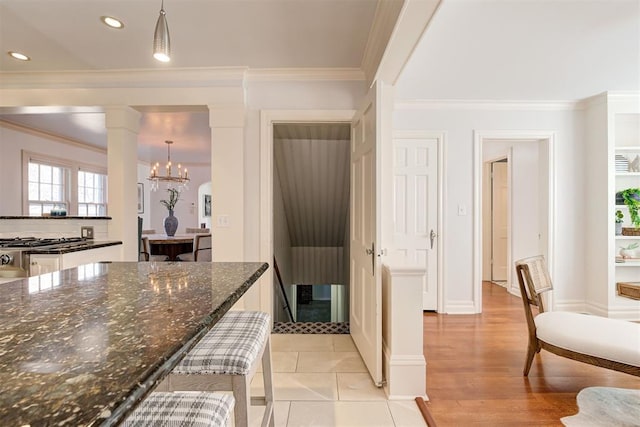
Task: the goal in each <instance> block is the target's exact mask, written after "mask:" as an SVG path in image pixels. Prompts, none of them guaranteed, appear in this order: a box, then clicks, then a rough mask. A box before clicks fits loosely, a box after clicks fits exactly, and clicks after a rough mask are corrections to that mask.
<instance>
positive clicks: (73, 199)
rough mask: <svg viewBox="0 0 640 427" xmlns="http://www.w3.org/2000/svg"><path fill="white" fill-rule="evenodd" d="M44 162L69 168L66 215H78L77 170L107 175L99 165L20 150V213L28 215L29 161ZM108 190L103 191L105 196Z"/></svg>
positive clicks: (105, 170)
mask: <svg viewBox="0 0 640 427" xmlns="http://www.w3.org/2000/svg"><path fill="white" fill-rule="evenodd" d="M30 161H33V162H36V163H44V164H48V165H51V166H57V167H62V168H66V169H69V172H70V173H69V177H68V182H66V183H65V195H66V197H67V200H66V203H67V205H68V212H67V213H68V215H70V216H77V215H78V171H83V172H93V173H99V174H103V175H107V169H106V168H104V167H101V166H99V165H92V164H89V163H82V162H77V161H71V160H68V159H61V158H59V157H54V156H49V155H47V154H42V153H34V152H32V151H27V150H22V182H21V185H22V215H24V216H28V215H29V184H28V181H29V162H30ZM107 196H108V192H106V193H105V198H106V197H107ZM106 200H107V201H106V203H105V205H106V207H107V213H106V214H107V215H108V212H109V200H108V199H106Z"/></svg>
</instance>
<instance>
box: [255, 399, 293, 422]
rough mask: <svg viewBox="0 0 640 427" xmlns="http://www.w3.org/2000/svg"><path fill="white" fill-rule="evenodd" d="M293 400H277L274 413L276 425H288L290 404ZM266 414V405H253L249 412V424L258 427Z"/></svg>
mask: <svg viewBox="0 0 640 427" xmlns="http://www.w3.org/2000/svg"><path fill="white" fill-rule="evenodd" d="M290 403H291V402H285V401H282V402H275V404H274V405H273V406H274V408H273V413H274V414H275V424H276V427H287V422H288V421H289V406H290ZM263 416H264V406H252V407H251V412H249V425H250V426H251V427H258V426H260V425H261V424H260V423H261V421H262V417H263Z"/></svg>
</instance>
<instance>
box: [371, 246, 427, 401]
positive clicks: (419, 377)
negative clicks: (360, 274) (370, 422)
mask: <svg viewBox="0 0 640 427" xmlns="http://www.w3.org/2000/svg"><path fill="white" fill-rule="evenodd" d="M425 274H426V269H425V268H424V267H422V266H417V265H414V264H410V263H408V261H406V260H405V259H402V260H393V261H390V262H388V263H387V264H384V265H383V266H382V351H383V362H382V363H383V371H384V376H385V378H386V380H387V381H386V383H385V385H384V391H385V393H386V394H387V397H388V398H389V399H390V400H413V399H415V398H416V397H422V398H426V362H425V359H424V354H423V348H422V347H423V345H422V341H423V323H422V284H423V281H424V277H425Z"/></svg>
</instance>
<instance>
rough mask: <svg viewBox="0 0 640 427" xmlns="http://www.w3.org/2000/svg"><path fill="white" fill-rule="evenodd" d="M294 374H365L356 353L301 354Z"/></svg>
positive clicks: (362, 363) (326, 352)
mask: <svg viewBox="0 0 640 427" xmlns="http://www.w3.org/2000/svg"><path fill="white" fill-rule="evenodd" d="M296 372H367V368H366V367H365V366H364V362H363V361H362V358H361V357H360V354H359V353H356V352H347V351H343V352H333V351H322V352H301V353H300V354H299V356H298V368H297V369H296Z"/></svg>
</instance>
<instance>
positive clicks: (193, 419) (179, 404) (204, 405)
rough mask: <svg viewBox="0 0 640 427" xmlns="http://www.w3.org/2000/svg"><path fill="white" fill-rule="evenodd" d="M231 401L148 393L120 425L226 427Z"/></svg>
mask: <svg viewBox="0 0 640 427" xmlns="http://www.w3.org/2000/svg"><path fill="white" fill-rule="evenodd" d="M233 404H234V399H233V396H231V395H230V394H222V393H206V392H180V393H167V392H155V393H151V394H150V395H149V396H148V397H147V398H146V399H145V400H143V401H142V402H141V403H140V405H138V407H137V408H135V409H134V411H133V412H132V413H131V414H130V415H129V416H128V417H127V418H126V419H125V420H124V422H123V423H122V425H123V426H125V427H157V426H174V427H223V426H229V425H230V421H231V411H232V410H233Z"/></svg>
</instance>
